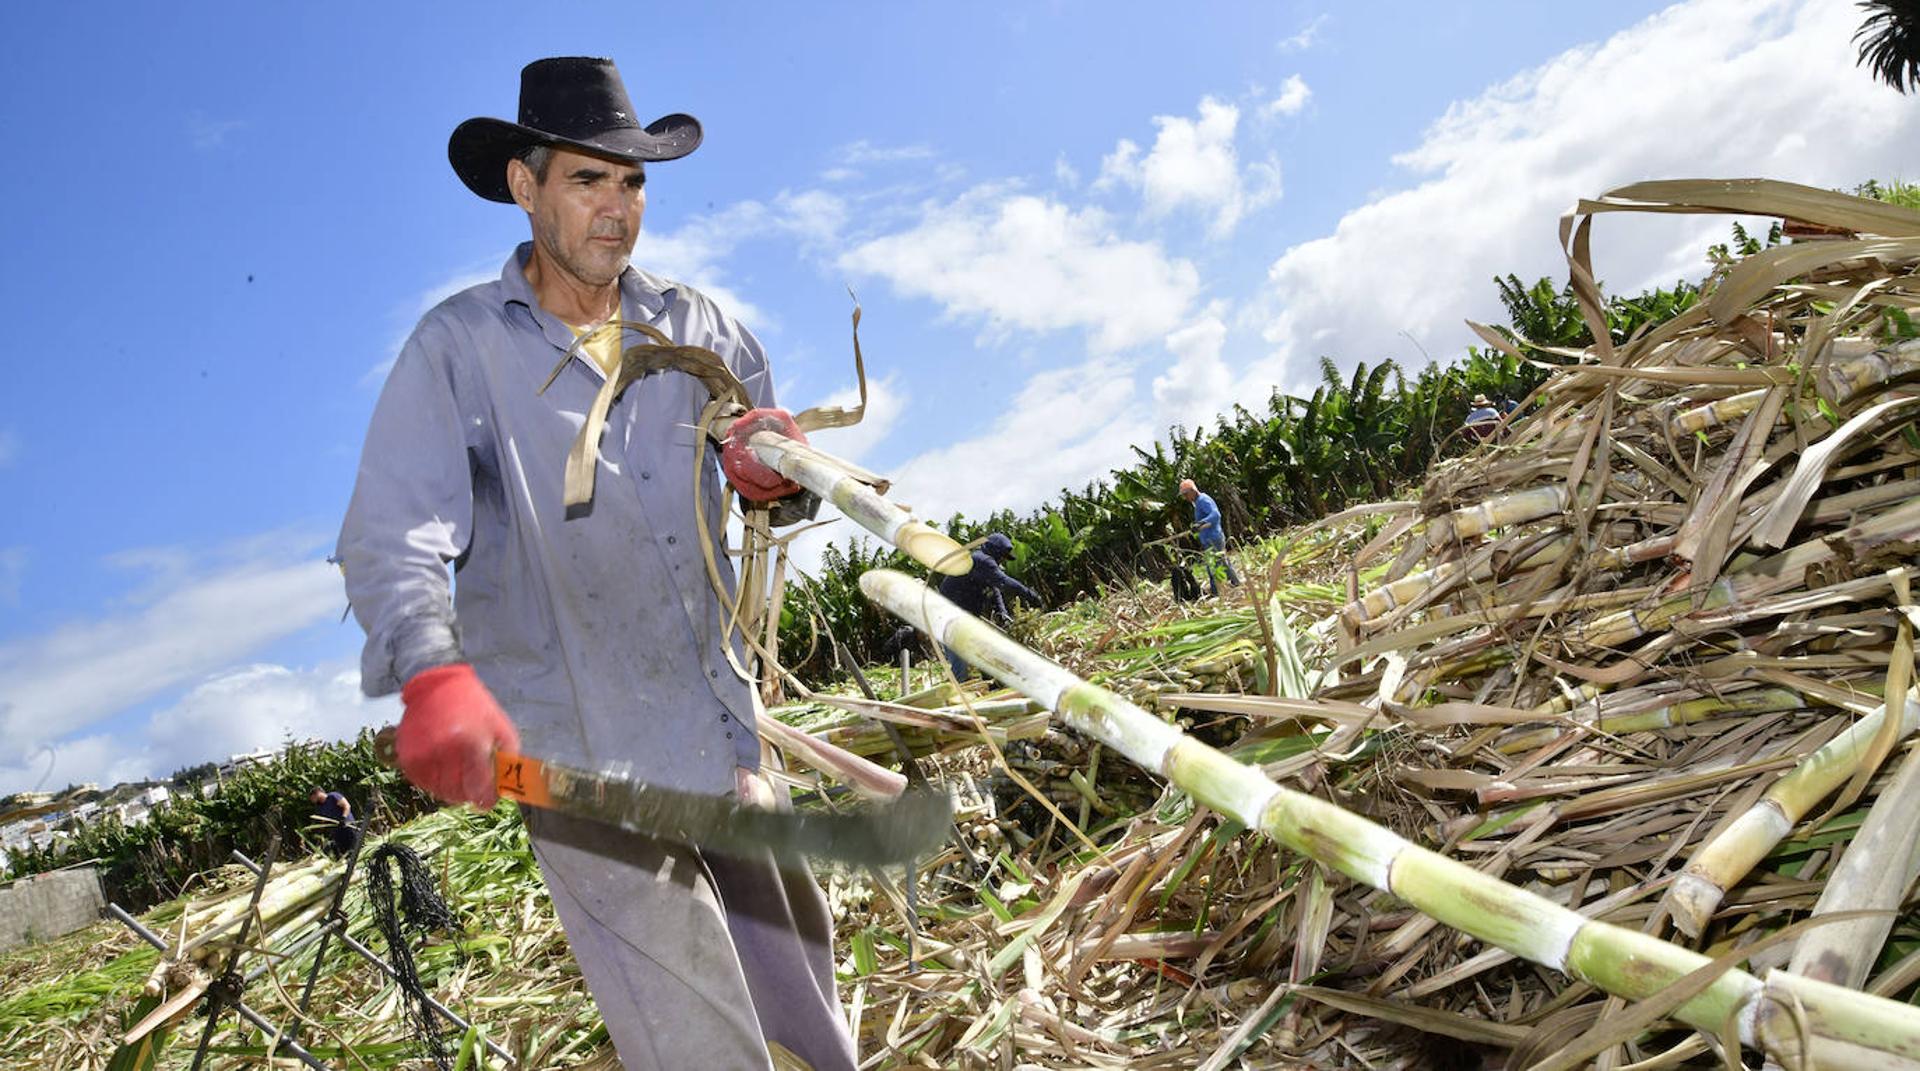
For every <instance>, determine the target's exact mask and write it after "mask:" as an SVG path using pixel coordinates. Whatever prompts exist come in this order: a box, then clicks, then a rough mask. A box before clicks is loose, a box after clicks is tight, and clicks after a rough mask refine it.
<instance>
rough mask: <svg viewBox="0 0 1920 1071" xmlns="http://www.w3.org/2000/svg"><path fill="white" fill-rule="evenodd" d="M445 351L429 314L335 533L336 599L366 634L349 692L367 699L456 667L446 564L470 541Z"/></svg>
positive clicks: (464, 455)
mask: <svg viewBox="0 0 1920 1071" xmlns="http://www.w3.org/2000/svg"><path fill="white" fill-rule="evenodd" d="M452 349H453V346H452V340H451V337H450V333H449V331H448V329H447V328H446V326H445V325H444V324H443V323H438V322H436V321H435V320H434V318H433V317H432V316H431V314H430V315H429V318H428V319H427V320H424V321H422V322H421V325H420V327H419V328H417V329H416V330H415V331H414V334H413V337H412V338H410V339H408V340H407V344H406V346H405V347H404V348H403V349H402V350H401V351H400V356H399V358H398V359H397V360H396V361H395V362H394V365H393V371H392V372H391V373H390V374H389V375H388V377H387V385H386V387H385V388H384V389H383V390H382V391H381V392H380V401H379V403H378V404H377V405H375V407H374V411H373V420H372V422H371V423H370V424H369V426H368V428H367V440H366V445H365V447H363V449H362V450H361V454H360V469H359V474H358V476H357V477H356V479H355V481H354V487H353V498H352V500H351V501H350V502H349V504H348V506H347V515H346V520H345V521H344V522H343V523H342V525H341V528H340V542H339V547H338V555H339V559H340V562H341V567H342V569H343V570H344V571H345V573H346V585H347V600H348V602H349V603H351V604H352V606H353V613H354V617H355V618H356V619H358V620H359V622H360V627H361V628H363V629H365V630H366V633H367V644H366V647H365V648H364V649H363V650H362V652H361V655H360V688H361V690H362V691H364V692H365V693H366V694H367V695H370V696H379V695H387V694H389V693H391V692H396V691H398V690H399V689H400V686H401V685H403V684H405V683H406V682H407V681H408V680H409V679H410V678H412V677H413V675H414V674H416V673H418V672H420V671H421V670H423V669H430V668H432V667H434V666H439V665H445V664H447V663H449V662H458V661H461V660H462V659H463V656H462V654H461V652H460V643H459V639H458V633H457V631H456V630H455V627H454V616H453V602H452V597H451V585H450V583H449V581H448V576H447V566H448V563H450V562H452V561H453V560H454V559H455V558H457V557H459V556H460V554H461V553H462V552H464V551H465V550H466V547H467V541H468V539H469V538H470V537H471V535H472V525H473V478H472V473H471V468H470V465H471V462H470V461H469V458H468V443H467V439H466V433H465V432H466V429H465V427H464V422H463V421H462V420H461V419H460V409H459V405H458V403H457V401H456V398H455V392H454V384H453V378H452V371H451V369H452V365H451V362H450V361H449V360H448V357H449V355H450V353H451V351H452Z"/></svg>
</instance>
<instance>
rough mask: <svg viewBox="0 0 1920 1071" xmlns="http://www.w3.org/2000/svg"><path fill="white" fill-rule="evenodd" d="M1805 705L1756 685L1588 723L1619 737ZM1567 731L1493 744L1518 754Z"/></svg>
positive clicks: (1795, 696)
mask: <svg viewBox="0 0 1920 1071" xmlns="http://www.w3.org/2000/svg"><path fill="white" fill-rule="evenodd" d="M1804 705H1806V701H1805V700H1803V699H1802V698H1801V697H1800V694H1799V693H1798V692H1795V691H1793V690H1792V689H1790V688H1755V689H1751V690H1749V691H1745V692H1734V693H1732V694H1730V695H1724V696H1721V695H1708V696H1701V697H1699V698H1697V699H1683V700H1680V701H1679V702H1675V703H1666V704H1663V705H1661V706H1657V707H1654V708H1652V709H1650V710H1641V711H1636V712H1634V713H1631V714H1624V713H1623V714H1602V715H1600V716H1599V717H1598V718H1595V719H1594V720H1593V721H1591V722H1588V723H1586V724H1590V725H1592V726H1594V727H1595V728H1596V729H1598V730H1599V731H1600V732H1602V733H1605V734H1607V735H1609V736H1619V735H1621V734H1623V733H1640V732H1649V731H1654V730H1659V729H1673V728H1677V727H1679V726H1682V725H1692V724H1693V723H1695V722H1700V721H1706V720H1707V719H1709V718H1717V717H1720V716H1721V715H1723V714H1767V713H1772V712H1774V711H1779V710H1794V709H1797V708H1799V707H1801V706H1804ZM1565 732H1567V729H1566V728H1565V727H1554V728H1548V729H1534V730H1531V731H1528V732H1524V733H1520V734H1518V735H1514V736H1509V737H1504V738H1502V739H1501V740H1500V741H1499V742H1498V743H1497V744H1495V745H1494V750H1495V751H1498V752H1500V753H1501V754H1503V755H1517V754H1519V753H1521V752H1523V751H1531V750H1533V749H1534V748H1536V747H1540V746H1541V745H1543V744H1547V743H1550V742H1552V741H1553V740H1555V739H1557V738H1558V737H1559V736H1560V735H1561V734H1562V733H1565Z"/></svg>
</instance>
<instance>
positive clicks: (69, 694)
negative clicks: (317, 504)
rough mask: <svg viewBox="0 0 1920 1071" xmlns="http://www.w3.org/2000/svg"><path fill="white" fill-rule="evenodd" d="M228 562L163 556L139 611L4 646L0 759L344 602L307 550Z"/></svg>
mask: <svg viewBox="0 0 1920 1071" xmlns="http://www.w3.org/2000/svg"><path fill="white" fill-rule="evenodd" d="M293 546H294V549H292V550H285V551H282V552H281V553H278V554H272V555H266V554H261V553H260V552H259V551H258V550H257V549H253V550H251V552H246V553H239V552H234V551H229V552H227V553H226V554H223V555H222V556H221V558H220V560H218V561H215V562H211V563H209V562H206V561H204V560H203V559H201V558H198V557H195V556H188V557H186V558H184V559H183V558H181V557H178V556H169V555H165V554H158V555H150V556H149V560H150V561H154V562H166V563H168V564H167V566H166V567H165V569H162V570H161V571H160V577H161V579H159V580H157V581H155V582H153V583H151V584H149V585H148V586H147V590H145V591H142V592H140V593H139V594H137V595H136V596H135V597H134V599H133V600H132V605H129V606H127V607H125V608H123V609H120V610H117V611H115V612H112V613H108V614H105V615H103V616H100V617H96V618H94V619H92V620H86V621H76V622H72V623H69V624H66V625H63V626H60V627H58V628H55V629H53V630H51V631H48V632H45V633H42V634H39V635H35V636H25V637H20V638H16V639H10V640H6V641H3V642H0V739H4V740H5V741H6V749H5V750H6V751H10V752H12V754H11V755H8V754H5V753H4V752H0V761H4V760H8V759H12V758H13V757H14V756H18V755H21V754H23V753H29V752H32V751H33V750H35V749H37V748H38V747H39V746H40V745H41V744H44V743H46V742H48V741H51V740H57V739H61V738H64V737H70V736H72V735H74V734H76V733H78V732H80V731H82V730H84V729H86V728H88V727H89V726H92V725H95V724H97V723H99V722H101V721H104V720H106V719H107V718H110V717H112V716H113V715H115V714H118V713H120V712H122V711H124V710H126V709H127V708H129V707H132V706H134V705H136V704H138V703H141V702H143V701H145V700H148V699H151V698H153V697H154V696H157V695H160V694H162V693H164V692H166V691H167V690H168V689H171V688H173V687H175V686H177V685H180V684H182V683H185V682H188V681H192V680H195V679H197V678H199V677H202V676H204V675H206V674H207V673H210V672H213V671H214V670H217V669H219V668H221V667H223V666H228V665H231V664H233V662H234V661H236V660H237V659H240V658H244V657H245V656H246V655H247V654H248V653H249V652H251V651H254V650H257V649H258V648H260V647H262V646H264V645H266V644H268V643H271V642H273V641H274V640H277V639H280V638H282V637H285V636H287V635H290V634H292V633H294V632H297V631H298V630H300V629H302V628H305V627H306V626H308V625H311V624H313V623H315V622H318V621H323V620H326V619H327V618H329V617H332V616H336V615H338V614H339V613H340V611H341V609H342V608H343V607H344V606H345V604H346V598H345V595H344V594H343V593H342V590H341V585H340V576H339V573H338V572H336V571H335V570H334V569H333V567H332V566H330V565H327V564H326V563H325V562H323V561H320V560H318V559H314V558H306V557H305V554H306V553H307V551H306V549H305V547H304V546H301V545H298V544H294V545H293Z"/></svg>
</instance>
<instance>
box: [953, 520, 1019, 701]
mask: <svg viewBox="0 0 1920 1071" xmlns="http://www.w3.org/2000/svg"><path fill="white" fill-rule="evenodd" d="M1012 555H1013V540H1011V539H1008V538H1007V537H1006V535H1005V534H1004V533H1001V532H995V533H993V534H992V535H990V536H988V537H987V539H986V542H984V543H982V544H981V545H980V549H978V550H976V551H974V552H973V568H972V569H969V570H967V573H966V575H964V576H950V577H947V578H945V579H943V580H941V581H940V594H942V595H945V596H946V597H947V599H948V600H949V601H951V602H952V603H953V604H954V605H955V606H958V607H959V608H960V609H962V610H965V611H966V612H968V613H970V614H972V615H974V616H975V617H998V618H1002V619H1004V618H1005V617H1006V616H1007V603H1006V599H1005V598H1004V597H1003V596H1002V595H1001V592H1003V591H1005V592H1010V593H1012V594H1014V595H1018V596H1020V597H1021V598H1023V599H1025V600H1027V602H1028V604H1029V605H1032V606H1039V605H1040V596H1038V595H1036V594H1034V592H1033V589H1032V588H1030V587H1028V586H1026V585H1025V584H1022V583H1021V582H1020V581H1018V580H1015V579H1014V578H1013V577H1010V576H1008V575H1007V572H1006V570H1005V569H1002V568H1001V567H1000V563H1001V562H1004V561H1006V560H1007V559H1008V558H1009V557H1012ZM989 611H991V613H989ZM946 652H947V664H948V665H950V666H952V667H953V675H954V676H955V677H956V678H958V679H960V680H963V681H964V680H966V679H967V677H968V675H969V674H971V673H972V672H973V669H972V667H970V666H968V665H967V664H966V662H964V661H962V660H961V658H960V656H959V655H958V654H956V653H954V650H953V648H951V647H949V648H946Z"/></svg>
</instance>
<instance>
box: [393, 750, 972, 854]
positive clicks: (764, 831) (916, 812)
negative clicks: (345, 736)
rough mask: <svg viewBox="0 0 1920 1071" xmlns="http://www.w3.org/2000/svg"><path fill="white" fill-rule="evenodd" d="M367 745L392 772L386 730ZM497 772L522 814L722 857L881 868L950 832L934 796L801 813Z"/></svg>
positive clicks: (582, 777)
mask: <svg viewBox="0 0 1920 1071" xmlns="http://www.w3.org/2000/svg"><path fill="white" fill-rule="evenodd" d="M373 746H374V754H375V755H377V756H378V757H379V759H380V761H381V762H382V763H384V764H385V765H387V766H392V767H395V768H396V769H397V768H398V763H397V762H396V761H395V755H394V729H393V728H392V727H391V726H389V727H387V728H384V729H381V730H380V732H379V733H378V734H376V735H375V737H374V745H373ZM493 770H494V786H495V788H497V789H498V790H499V793H500V795H501V796H502V797H504V798H506V799H510V800H513V801H514V802H516V803H519V804H521V805H523V806H528V807H539V808H541V809H543V810H549V811H554V812H557V813H560V814H568V815H573V816H574V817H577V818H586V819H589V820H592V821H595V822H604V823H606V824H607V825H611V826H618V827H619V828H621V829H624V830H627V831H628V832H630V833H644V834H646V835H647V836H652V837H660V838H662V839H665V840H673V841H678V842H680V843H683V844H692V845H695V846H697V847H700V848H703V849H706V850H708V851H715V852H720V853H721V854H726V855H740V854H745V853H751V852H758V851H763V850H764V851H772V852H774V853H775V854H798V855H804V856H808V857H813V858H821V859H838V860H840V861H842V862H847V863H858V864H866V865H869V866H878V865H881V864H884V863H898V862H904V861H906V860H908V859H911V858H913V857H915V856H918V855H925V854H926V853H927V852H929V851H930V850H932V849H933V848H935V847H937V846H938V845H939V844H940V843H941V841H943V840H945V839H946V835H947V830H948V828H949V827H950V826H951V825H952V823H953V805H952V802H951V801H950V800H949V799H948V798H947V795H946V793H944V792H940V791H937V790H932V789H913V790H909V791H908V792H906V793H904V794H903V795H901V797H900V798H899V799H898V800H895V801H894V802H893V803H889V804H884V805H876V806H869V807H865V808H862V809H860V810H855V811H841V812H834V813H813V812H809V813H799V812H794V811H772V810H767V809H766V808H763V807H753V806H749V805H746V804H743V803H741V802H740V801H738V800H736V799H734V798H732V797H730V796H708V795H703V794H701V793H698V792H686V791H683V790H680V789H673V788H663V787H661V786H659V785H650V784H647V783H646V782H644V781H639V780H635V779H634V778H633V777H631V776H629V775H628V774H627V773H626V771H625V770H624V769H622V768H620V767H615V768H613V769H610V770H607V771H606V772H603V773H595V772H592V771H590V770H585V769H581V768H580V767H577V766H568V765H566V764H565V763H559V762H547V761H544V760H542V759H538V758H535V757H533V756H531V755H519V754H515V753H514V752H511V751H496V752H494V756H493Z"/></svg>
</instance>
